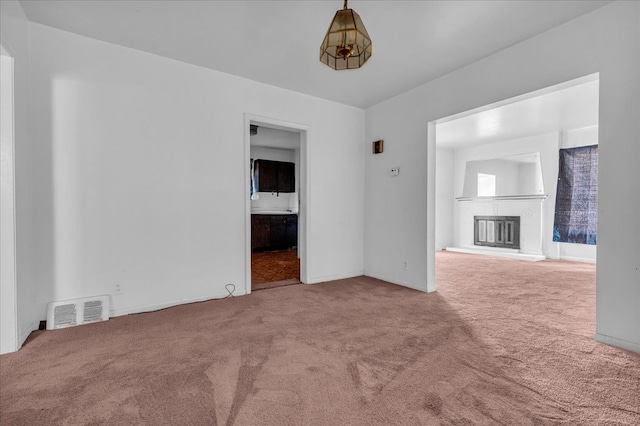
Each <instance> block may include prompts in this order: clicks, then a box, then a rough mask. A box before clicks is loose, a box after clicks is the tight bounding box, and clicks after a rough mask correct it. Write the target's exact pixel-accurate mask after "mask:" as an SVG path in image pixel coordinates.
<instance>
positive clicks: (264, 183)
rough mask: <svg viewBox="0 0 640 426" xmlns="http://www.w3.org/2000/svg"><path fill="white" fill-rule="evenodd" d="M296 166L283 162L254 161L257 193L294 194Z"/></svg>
mask: <svg viewBox="0 0 640 426" xmlns="http://www.w3.org/2000/svg"><path fill="white" fill-rule="evenodd" d="M295 172H296V165H295V164H294V163H288V162H285V161H271V160H256V161H255V171H254V173H255V175H254V179H255V181H256V186H257V187H258V192H276V193H279V192H295V191H296V175H295Z"/></svg>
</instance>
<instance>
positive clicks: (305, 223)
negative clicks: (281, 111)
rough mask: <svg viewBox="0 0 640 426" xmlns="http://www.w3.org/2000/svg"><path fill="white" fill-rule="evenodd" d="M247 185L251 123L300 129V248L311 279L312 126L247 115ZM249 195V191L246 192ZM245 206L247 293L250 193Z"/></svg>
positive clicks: (247, 280) (303, 268)
mask: <svg viewBox="0 0 640 426" xmlns="http://www.w3.org/2000/svg"><path fill="white" fill-rule="evenodd" d="M243 124H244V127H243V134H244V168H245V173H244V179H245V184H244V188H247V189H248V188H249V186H250V185H251V182H250V174H251V169H250V167H251V165H250V163H251V136H250V134H249V125H250V124H257V125H259V126H265V127H270V128H274V129H279V130H289V131H291V130H293V131H299V132H300V165H299V167H300V186H299V188H300V195H299V196H300V205H299V206H298V232H299V233H300V229H302V233H301V234H300V235H299V241H300V247H299V253H298V255H299V256H300V281H302V282H303V283H308V282H309V277H308V274H309V257H310V256H309V238H308V236H309V206H310V201H309V200H310V194H309V158H308V155H309V150H308V149H307V139H308V135H307V132H308V131H309V130H310V129H311V127H310V126H309V125H307V124H301V123H296V122H292V121H285V120H280V119H277V118H272V117H265V116H261V115H257V114H250V113H245V114H244V123H243ZM246 195H248V194H246ZM244 199H245V201H244V206H245V279H244V281H245V282H244V287H245V293H246V294H251V200H250V199H249V197H248V196H245V197H244Z"/></svg>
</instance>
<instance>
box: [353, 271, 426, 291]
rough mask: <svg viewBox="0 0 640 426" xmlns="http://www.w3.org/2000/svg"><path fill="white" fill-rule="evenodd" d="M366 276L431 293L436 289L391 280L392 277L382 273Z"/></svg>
mask: <svg viewBox="0 0 640 426" xmlns="http://www.w3.org/2000/svg"><path fill="white" fill-rule="evenodd" d="M366 276H368V277H371V278H375V279H377V280H382V281H386V282H388V283H391V284H395V285H399V286H402V287H407V288H410V289H412V290H417V291H422V292H424V293H432V292H434V291H436V289H435V288H433V289H430V288H427V289H425V288H424V287H418V286H416V285H413V284H409V283H405V282H400V281H396V280H393V279H391V278H389V277H384V276H382V275H376V274H366Z"/></svg>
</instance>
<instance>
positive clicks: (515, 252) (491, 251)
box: [445, 247, 546, 262]
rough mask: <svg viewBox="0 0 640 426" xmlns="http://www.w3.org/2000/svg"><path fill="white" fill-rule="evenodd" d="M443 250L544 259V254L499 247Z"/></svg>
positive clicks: (521, 258) (534, 259) (536, 259)
mask: <svg viewBox="0 0 640 426" xmlns="http://www.w3.org/2000/svg"><path fill="white" fill-rule="evenodd" d="M445 250H446V251H451V252H455V253H468V254H482V255H485V256H496V257H506V258H509V259H518V260H526V261H528V262H538V261H540V260H544V259H546V256H543V255H539V254H529V253H520V252H519V251H518V250H514V249H505V248H499V247H489V248H484V247H447V248H446V249H445Z"/></svg>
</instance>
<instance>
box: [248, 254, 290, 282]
mask: <svg viewBox="0 0 640 426" xmlns="http://www.w3.org/2000/svg"><path fill="white" fill-rule="evenodd" d="M299 280H300V259H298V254H297V251H296V250H283V251H268V252H256V253H251V289H252V290H258V289H262V288H271V287H277V286H280V285H291V284H295V283H296V282H299ZM265 283H269V284H271V285H266V284H265Z"/></svg>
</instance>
